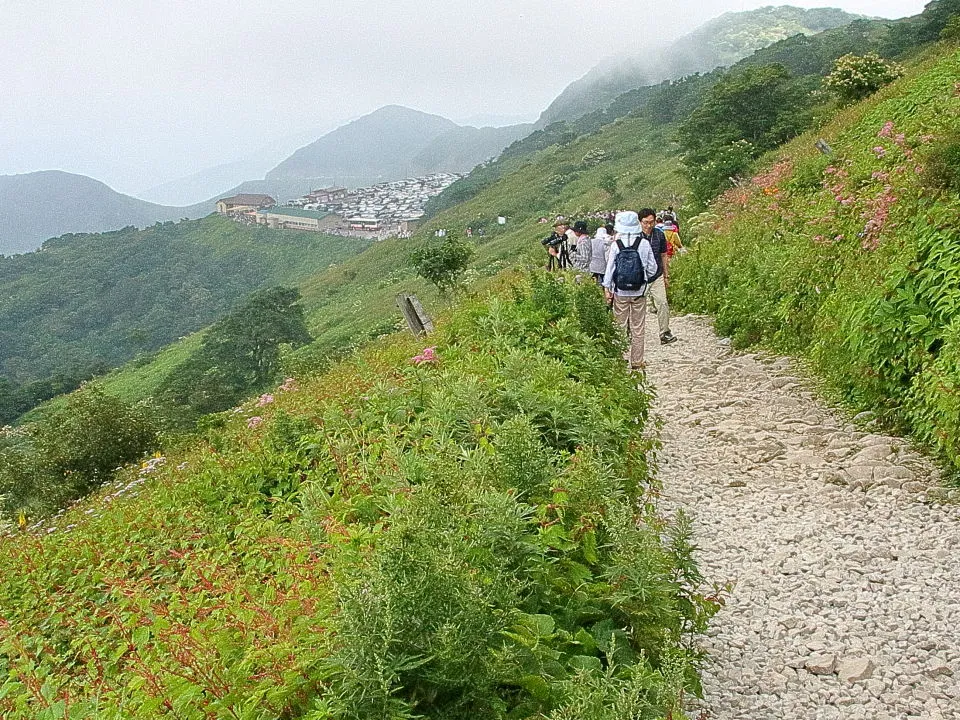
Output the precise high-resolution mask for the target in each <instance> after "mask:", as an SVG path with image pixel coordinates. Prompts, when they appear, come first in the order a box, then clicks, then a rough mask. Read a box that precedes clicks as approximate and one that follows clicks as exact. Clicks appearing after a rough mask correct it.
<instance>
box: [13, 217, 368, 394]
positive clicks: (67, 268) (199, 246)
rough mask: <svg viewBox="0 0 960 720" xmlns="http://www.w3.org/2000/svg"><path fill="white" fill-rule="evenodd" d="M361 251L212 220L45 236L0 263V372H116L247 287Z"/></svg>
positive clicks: (328, 240) (359, 246) (29, 377)
mask: <svg viewBox="0 0 960 720" xmlns="http://www.w3.org/2000/svg"><path fill="white" fill-rule="evenodd" d="M368 246H369V243H368V242H366V241H360V240H354V239H344V238H340V237H331V236H324V235H318V234H315V233H305V232H292V231H291V232H288V231H277V230H269V229H267V228H259V227H249V226H243V225H238V224H236V223H233V222H231V221H228V220H224V219H223V218H219V217H216V216H211V217H207V218H205V219H202V220H196V221H185V222H180V223H164V224H162V225H155V226H153V227H150V228H147V229H146V230H140V231H138V230H136V229H134V228H127V229H125V230H120V231H116V232H111V233H102V234H96V235H68V236H64V237H61V238H58V239H56V240H50V241H48V242H47V243H45V244H44V247H43V249H42V250H41V251H39V252H35V253H29V254H25V255H17V256H13V257H7V258H0V377H5V378H6V379H8V380H10V381H13V382H15V383H21V384H22V383H29V382H32V381H37V380H44V379H46V378H49V377H51V376H54V375H57V374H60V375H70V374H73V375H80V376H82V375H83V374H84V373H85V372H87V371H88V370H89V369H91V368H103V367H111V366H115V365H119V364H121V363H123V362H125V361H127V360H129V359H130V358H132V357H134V356H135V355H137V354H144V353H150V352H153V351H155V350H157V349H159V348H161V347H163V346H165V345H167V344H168V343H170V342H172V341H174V340H176V339H177V338H178V337H180V336H182V335H185V334H187V333H190V332H193V331H196V330H198V329H200V328H203V327H205V326H206V325H208V324H209V323H210V322H212V321H213V320H215V319H216V318H217V317H219V316H221V315H222V314H223V313H224V312H226V310H227V309H229V308H230V307H231V306H232V305H233V303H234V302H236V300H237V299H239V298H240V297H243V296H244V295H246V294H248V293H250V292H252V291H253V290H255V289H257V288H258V287H263V286H265V285H270V284H277V283H296V282H297V281H299V280H300V279H302V278H305V277H308V276H310V275H312V274H315V273H316V272H318V271H319V270H321V269H325V268H326V267H328V266H329V265H330V264H332V263H337V262H340V261H342V260H343V259H345V258H347V257H349V256H351V255H354V254H356V253H358V252H360V251H362V250H363V249H364V248H366V247H368Z"/></svg>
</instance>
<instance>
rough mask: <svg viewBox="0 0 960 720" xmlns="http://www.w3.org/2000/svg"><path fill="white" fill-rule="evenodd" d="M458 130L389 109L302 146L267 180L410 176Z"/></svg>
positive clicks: (411, 112) (356, 181)
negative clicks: (432, 147) (437, 143)
mask: <svg viewBox="0 0 960 720" xmlns="http://www.w3.org/2000/svg"><path fill="white" fill-rule="evenodd" d="M457 127H458V126H457V124H456V123H454V122H453V121H451V120H447V119H446V118H443V117H440V116H439V115H430V114H428V113H423V112H419V111H417V110H410V109H409V108H404V107H400V106H399V105H388V106H386V107H382V108H380V109H379V110H377V111H375V112H372V113H370V114H369V115H365V116H364V117H362V118H359V119H358V120H354V121H353V122H351V123H348V124H347V125H344V126H343V127H340V128H337V129H336V130H334V131H333V132H331V133H328V134H326V135H324V136H323V137H322V138H320V139H319V140H317V141H316V142H313V143H311V144H310V145H307V146H306V147H302V148H300V149H299V150H297V151H296V152H295V153H293V155H291V156H290V157H289V158H287V159H286V160H284V161H283V162H281V163H280V164H279V165H277V166H276V167H275V168H274V169H273V170H271V171H270V172H268V173H267V175H266V180H268V181H270V180H275V179H278V178H335V179H336V180H337V182H341V183H344V184H366V182H368V180H367V179H376V180H380V179H384V180H385V179H397V178H400V177H407V176H410V175H411V173H412V171H413V169H414V165H413V163H412V160H413V158H415V157H416V156H417V155H418V154H419V153H420V152H422V151H423V150H424V149H426V147H427V146H428V145H429V144H430V142H431V141H432V140H434V139H436V138H437V137H439V136H440V135H442V134H443V133H445V132H448V131H450V130H453V129H455V128H457ZM361 180H363V181H362V182H361Z"/></svg>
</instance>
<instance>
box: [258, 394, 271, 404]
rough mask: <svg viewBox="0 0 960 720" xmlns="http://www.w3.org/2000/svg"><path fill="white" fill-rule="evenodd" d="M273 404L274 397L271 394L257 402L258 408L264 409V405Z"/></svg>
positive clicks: (262, 396) (265, 395)
mask: <svg viewBox="0 0 960 720" xmlns="http://www.w3.org/2000/svg"><path fill="white" fill-rule="evenodd" d="M272 402H273V395H270V394H269V393H267V394H264V395H261V396H260V399H259V400H257V407H263V406H264V405H269V404H270V403H272Z"/></svg>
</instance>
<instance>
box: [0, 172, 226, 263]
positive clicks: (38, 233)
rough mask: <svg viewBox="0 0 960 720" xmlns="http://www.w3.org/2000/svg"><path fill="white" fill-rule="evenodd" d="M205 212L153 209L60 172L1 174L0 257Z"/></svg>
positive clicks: (200, 207) (101, 185) (199, 207)
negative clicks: (61, 239)
mask: <svg viewBox="0 0 960 720" xmlns="http://www.w3.org/2000/svg"><path fill="white" fill-rule="evenodd" d="M208 212H209V210H208V209H207V206H206V205H205V204H204V203H200V204H198V205H191V206H188V207H169V206H166V205H156V204H154V203H149V202H146V201H144V200H138V199H137V198H134V197H130V196H129V195H123V194H121V193H118V192H116V191H115V190H112V189H111V188H110V187H108V186H107V185H105V184H104V183H102V182H100V181H99V180H94V179H93V178H89V177H86V176H85V175H74V174H72V173H66V172H61V171H59V170H43V171H40V172H34V173H27V174H24V175H0V254H4V255H11V254H13V253H23V252H30V251H31V250H36V249H37V248H38V247H40V244H41V243H42V242H43V241H44V240H46V239H48V238H52V237H57V236H59V235H63V234H64V233H84V232H103V231H106V230H118V229H120V228H122V227H126V226H128V225H134V226H136V227H146V226H147V225H152V224H153V223H155V222H163V221H167V220H180V219H181V218H196V217H201V216H203V215H206V214H207V213H208Z"/></svg>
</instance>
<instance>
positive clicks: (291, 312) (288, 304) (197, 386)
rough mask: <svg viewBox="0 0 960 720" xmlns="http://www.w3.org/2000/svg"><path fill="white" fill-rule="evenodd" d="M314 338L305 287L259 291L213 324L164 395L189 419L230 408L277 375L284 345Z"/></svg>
mask: <svg viewBox="0 0 960 720" xmlns="http://www.w3.org/2000/svg"><path fill="white" fill-rule="evenodd" d="M311 339H312V338H311V336H310V333H309V331H308V330H307V326H306V322H305V319H304V311H303V306H302V305H301V304H300V291H299V290H297V289H295V288H284V287H279V286H278V287H272V288H267V289H266V290H261V291H258V292H255V293H253V294H252V295H250V296H249V297H247V298H246V300H244V301H243V302H242V303H241V304H240V305H239V306H237V307H236V308H234V310H233V311H232V312H230V313H229V314H228V315H227V316H225V317H224V318H222V319H220V320H219V321H217V322H216V323H214V324H213V325H212V326H211V327H210V329H209V330H208V331H207V334H206V336H205V337H204V339H203V343H202V344H201V346H200V348H199V349H198V350H197V351H196V352H195V353H194V354H193V355H191V356H190V357H189V358H187V359H186V360H185V361H184V362H183V363H181V364H180V365H179V366H178V367H177V368H175V369H174V370H173V372H171V373H170V375H169V376H168V377H167V379H166V380H165V381H164V382H163V383H162V384H161V387H160V396H161V398H162V400H163V402H164V404H165V405H168V406H170V408H171V409H172V410H173V414H174V415H175V416H179V417H181V418H184V419H187V418H189V419H193V418H195V417H196V416H197V415H204V414H207V413H212V412H219V411H221V410H226V409H227V408H229V407H232V406H233V405H236V404H237V403H238V402H240V401H241V400H242V399H243V398H244V397H246V396H248V395H250V394H252V393H254V392H257V391H259V390H262V389H263V388H265V387H266V386H267V385H268V384H269V383H270V382H272V381H273V380H274V379H275V377H276V375H277V373H278V372H279V370H280V346H281V345H285V344H289V345H292V346H294V347H298V346H301V345H305V344H307V343H309V342H310V340H311Z"/></svg>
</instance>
